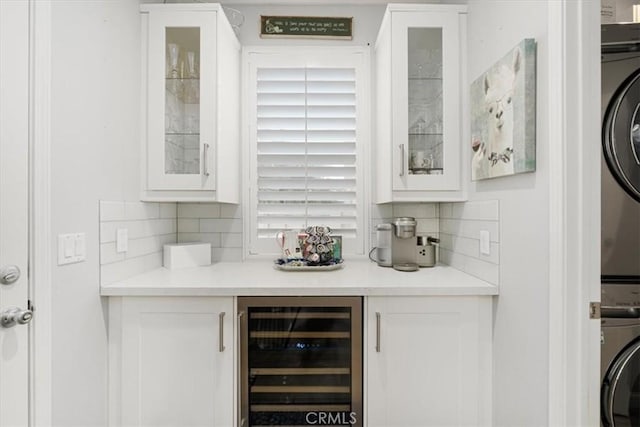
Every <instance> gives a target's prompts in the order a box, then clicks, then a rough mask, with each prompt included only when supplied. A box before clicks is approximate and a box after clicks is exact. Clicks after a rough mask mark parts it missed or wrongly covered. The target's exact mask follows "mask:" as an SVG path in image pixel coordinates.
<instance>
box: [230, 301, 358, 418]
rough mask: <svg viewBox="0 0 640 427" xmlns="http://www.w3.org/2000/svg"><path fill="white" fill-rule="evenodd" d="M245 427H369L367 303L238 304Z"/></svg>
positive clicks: (242, 407) (242, 403)
mask: <svg viewBox="0 0 640 427" xmlns="http://www.w3.org/2000/svg"><path fill="white" fill-rule="evenodd" d="M238 316H239V323H240V325H239V326H240V328H239V333H240V335H239V339H240V355H239V358H240V370H239V380H240V382H239V384H240V387H239V394H240V403H241V404H240V407H239V411H240V413H239V414H238V415H239V422H238V425H239V426H240V427H259V426H263V427H266V426H269V427H271V426H289V427H294V426H295V427H301V426H311V425H316V426H317V425H322V426H344V425H346V426H360V427H361V426H362V425H363V423H362V298H360V297H282V298H279V297H246V298H238Z"/></svg>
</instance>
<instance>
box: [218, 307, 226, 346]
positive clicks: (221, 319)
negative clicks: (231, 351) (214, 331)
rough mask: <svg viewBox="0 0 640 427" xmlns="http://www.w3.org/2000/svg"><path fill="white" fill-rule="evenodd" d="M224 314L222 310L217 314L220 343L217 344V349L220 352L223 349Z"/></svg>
mask: <svg viewBox="0 0 640 427" xmlns="http://www.w3.org/2000/svg"><path fill="white" fill-rule="evenodd" d="M224 315H225V312H224V311H223V312H222V313H220V314H219V315H218V317H219V321H218V325H219V327H220V331H219V334H218V335H219V339H220V343H219V345H218V351H220V353H222V352H223V351H224Z"/></svg>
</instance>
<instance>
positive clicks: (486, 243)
mask: <svg viewBox="0 0 640 427" xmlns="http://www.w3.org/2000/svg"><path fill="white" fill-rule="evenodd" d="M480 254H482V255H491V235H490V234H489V232H488V231H487V230H480Z"/></svg>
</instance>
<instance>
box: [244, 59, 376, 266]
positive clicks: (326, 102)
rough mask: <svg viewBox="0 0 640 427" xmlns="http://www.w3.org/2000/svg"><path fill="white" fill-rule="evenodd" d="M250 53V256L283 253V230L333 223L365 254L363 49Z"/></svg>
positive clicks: (349, 249) (351, 247)
mask: <svg viewBox="0 0 640 427" xmlns="http://www.w3.org/2000/svg"><path fill="white" fill-rule="evenodd" d="M335 51H336V49H332V51H326V52H325V53H318V52H316V51H315V50H309V51H308V52H306V53H303V54H300V55H292V54H283V53H281V52H274V51H269V52H260V53H250V54H248V79H249V82H248V84H247V85H246V86H245V87H247V88H248V93H247V95H248V96H247V98H248V102H247V110H248V111H247V116H248V119H249V124H250V126H249V129H250V130H249V133H250V135H249V138H248V139H249V150H248V154H249V159H248V160H249V164H250V165H251V166H250V170H249V182H250V188H249V197H248V209H247V210H246V212H247V214H248V215H249V218H248V220H249V221H248V223H249V228H250V230H249V252H250V253H251V254H266V253H277V246H276V243H275V235H276V233H277V232H278V231H280V230H283V229H304V228H305V227H307V226H308V225H327V226H329V227H331V229H332V230H333V234H336V235H341V236H342V239H343V251H344V253H351V254H362V253H363V252H364V234H365V233H364V230H365V223H366V221H365V218H364V199H365V198H364V191H363V188H364V182H363V179H362V177H363V176H364V174H363V164H364V163H365V162H363V157H364V154H363V153H364V150H363V140H364V138H365V132H366V129H368V126H369V120H368V111H369V110H368V103H366V102H365V99H364V98H365V96H366V93H367V91H366V90H364V88H365V87H368V86H367V85H368V81H369V79H368V76H365V75H364V73H365V71H366V72H368V69H369V67H366V66H364V65H365V61H366V60H368V55H366V54H365V52H364V51H363V50H361V49H360V50H354V49H349V50H348V51H343V50H341V49H337V51H338V52H335Z"/></svg>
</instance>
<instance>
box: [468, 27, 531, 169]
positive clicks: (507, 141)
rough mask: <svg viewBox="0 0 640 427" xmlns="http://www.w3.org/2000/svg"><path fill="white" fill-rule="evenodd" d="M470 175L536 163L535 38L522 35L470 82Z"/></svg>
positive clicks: (522, 167)
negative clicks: (498, 58)
mask: <svg viewBox="0 0 640 427" xmlns="http://www.w3.org/2000/svg"><path fill="white" fill-rule="evenodd" d="M470 99H471V149H472V151H471V154H472V158H471V179H472V180H473V181H478V180H483V179H487V178H496V177H500V176H508V175H514V174H518V173H524V172H533V171H535V169H536V41H535V40H534V39H524V40H522V41H521V42H520V43H519V44H518V45H517V46H516V47H514V48H513V49H512V50H511V51H510V52H509V53H507V54H506V55H505V56H504V57H503V58H502V59H500V60H499V61H498V62H496V63H495V64H494V65H493V66H491V68H489V69H488V70H487V71H485V72H484V73H483V74H482V75H481V76H480V77H478V78H477V79H476V80H475V81H474V82H473V83H472V85H471V97H470Z"/></svg>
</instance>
